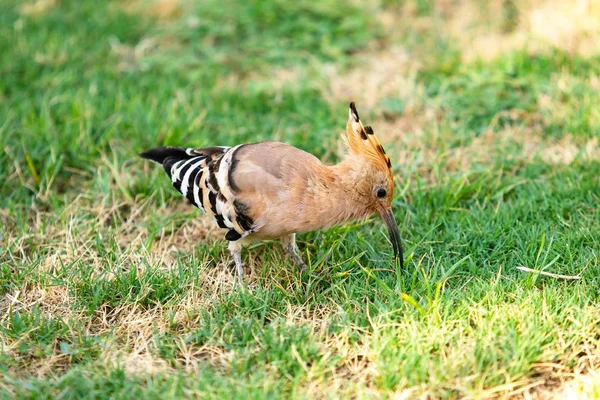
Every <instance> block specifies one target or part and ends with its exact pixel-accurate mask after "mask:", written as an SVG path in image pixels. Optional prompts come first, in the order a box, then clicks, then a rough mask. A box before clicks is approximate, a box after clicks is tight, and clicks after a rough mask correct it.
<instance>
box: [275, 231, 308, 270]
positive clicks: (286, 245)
mask: <svg viewBox="0 0 600 400" xmlns="http://www.w3.org/2000/svg"><path fill="white" fill-rule="evenodd" d="M281 245H282V246H283V249H284V250H285V251H286V252H287V253H288V254H289V255H290V256H291V257H292V258H293V259H294V261H295V262H296V264H297V265H298V270H299V271H300V273H302V272H304V270H305V269H306V264H305V263H304V260H303V259H302V257H301V256H300V254H298V246H297V245H296V234H295V233H290V234H289V235H285V236H283V237H282V238H281Z"/></svg>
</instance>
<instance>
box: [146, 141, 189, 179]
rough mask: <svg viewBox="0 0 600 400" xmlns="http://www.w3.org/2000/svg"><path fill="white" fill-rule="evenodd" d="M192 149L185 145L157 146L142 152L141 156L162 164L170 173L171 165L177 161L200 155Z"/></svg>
mask: <svg viewBox="0 0 600 400" xmlns="http://www.w3.org/2000/svg"><path fill="white" fill-rule="evenodd" d="M190 150H191V149H186V148H185V147H171V146H166V147H155V148H153V149H150V150H148V151H145V152H143V153H141V154H140V157H142V158H146V159H148V160H152V161H154V162H157V163H159V164H162V166H163V167H164V169H165V171H167V174H169V175H170V173H171V167H172V166H173V164H175V163H176V162H177V161H181V160H189V159H190V158H193V157H197V156H198V154H194V153H192V152H191V151H190Z"/></svg>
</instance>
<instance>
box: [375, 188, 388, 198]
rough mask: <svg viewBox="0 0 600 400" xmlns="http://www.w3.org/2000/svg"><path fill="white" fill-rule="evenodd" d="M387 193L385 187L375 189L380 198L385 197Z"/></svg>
mask: <svg viewBox="0 0 600 400" xmlns="http://www.w3.org/2000/svg"><path fill="white" fill-rule="evenodd" d="M386 195H387V192H386V191H385V189H383V188H379V189H377V197H379V198H380V199H381V198H383V197H385V196H386Z"/></svg>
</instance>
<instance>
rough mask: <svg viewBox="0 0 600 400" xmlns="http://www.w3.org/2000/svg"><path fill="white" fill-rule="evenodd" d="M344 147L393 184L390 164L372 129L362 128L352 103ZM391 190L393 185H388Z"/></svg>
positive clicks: (368, 127)
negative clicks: (384, 174) (360, 157)
mask: <svg viewBox="0 0 600 400" xmlns="http://www.w3.org/2000/svg"><path fill="white" fill-rule="evenodd" d="M346 145H347V146H348V150H349V152H350V153H351V154H353V155H356V156H362V157H364V158H365V159H366V160H367V161H369V162H371V163H373V164H374V165H375V166H376V167H377V168H379V169H381V170H385V171H387V172H388V177H389V179H390V182H393V175H392V163H391V161H390V158H389V157H388V156H387V154H386V153H385V150H384V148H383V146H382V145H381V143H379V140H377V137H376V136H375V132H374V131H373V128H371V127H370V126H363V124H362V122H361V120H360V117H359V116H358V111H356V106H355V105H354V102H352V103H350V108H349V117H348V123H347V125H346ZM390 186H391V187H392V188H393V185H390Z"/></svg>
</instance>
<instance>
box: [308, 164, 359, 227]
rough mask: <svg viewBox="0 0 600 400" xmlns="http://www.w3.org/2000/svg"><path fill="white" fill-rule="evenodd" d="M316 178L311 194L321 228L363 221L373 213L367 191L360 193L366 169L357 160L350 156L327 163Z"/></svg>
mask: <svg viewBox="0 0 600 400" xmlns="http://www.w3.org/2000/svg"><path fill="white" fill-rule="evenodd" d="M314 179H315V182H314V183H315V184H314V186H313V188H314V190H313V191H312V193H311V196H310V197H312V199H311V203H313V207H314V208H313V209H315V210H316V211H317V214H318V215H319V217H318V218H319V222H320V225H321V226H320V228H327V227H330V226H333V225H337V224H341V223H344V222H347V221H357V220H363V219H366V218H367V217H368V216H369V215H370V214H371V212H370V211H369V208H368V206H367V205H366V204H365V201H364V194H363V195H361V191H360V183H361V181H362V180H363V179H364V172H363V171H361V169H360V165H359V164H358V163H356V162H354V161H353V160H349V159H348V160H344V161H342V162H340V163H338V164H335V165H331V166H325V165H324V166H323V170H322V173H321V174H318V175H317V176H315V178H314Z"/></svg>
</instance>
